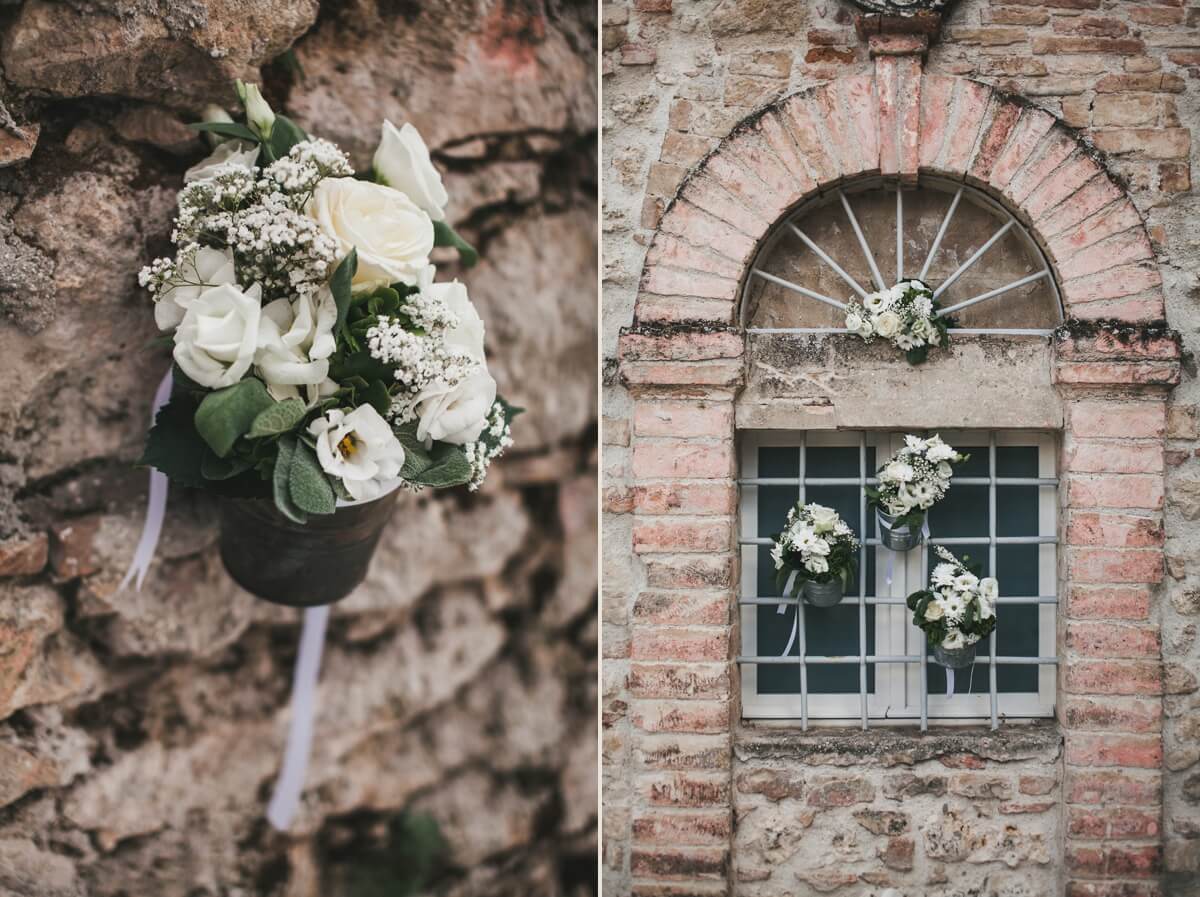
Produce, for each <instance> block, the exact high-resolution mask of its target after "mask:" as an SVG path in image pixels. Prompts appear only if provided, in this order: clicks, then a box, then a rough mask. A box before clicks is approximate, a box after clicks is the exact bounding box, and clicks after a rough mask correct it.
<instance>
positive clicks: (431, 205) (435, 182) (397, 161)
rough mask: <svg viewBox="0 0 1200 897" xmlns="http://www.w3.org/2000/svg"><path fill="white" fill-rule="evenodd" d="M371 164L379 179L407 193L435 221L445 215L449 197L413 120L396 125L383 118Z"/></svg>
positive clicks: (380, 181) (376, 177)
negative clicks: (377, 146) (412, 123)
mask: <svg viewBox="0 0 1200 897" xmlns="http://www.w3.org/2000/svg"><path fill="white" fill-rule="evenodd" d="M372 164H373V166H374V168H375V179H376V180H377V181H378V182H379V183H381V184H386V185H387V186H389V187H395V188H396V189H397V190H399V191H400V192H402V193H404V194H406V195H407V196H408V198H409V199H411V200H412V201H413V202H415V203H416V204H417V205H418V206H420V207H421V208H422V209H424V210H425V212H427V213H428V215H429V217H430V218H432V219H433V220H434V221H441V220H442V219H443V218H445V217H446V215H445V211H444V210H445V208H446V202H447V201H448V200H449V198H450V197H449V195H448V194H447V193H446V188H445V187H443V186H442V176H441V174H439V173H438V170H437V169H436V168H434V167H433V162H432V161H430V158H429V148H428V147H426V146H425V141H424V140H422V139H421V135H420V134H419V133H417V129H416V128H414V127H413V126H412V125H411V124H405V125H404V126H403V127H401V128H397V127H396V126H395V125H394V124H392V123H391V122H390V121H388V120H387V119H384V121H383V133H382V134H381V135H380V138H379V148H378V149H376V150H375V158H374V160H373V161H372Z"/></svg>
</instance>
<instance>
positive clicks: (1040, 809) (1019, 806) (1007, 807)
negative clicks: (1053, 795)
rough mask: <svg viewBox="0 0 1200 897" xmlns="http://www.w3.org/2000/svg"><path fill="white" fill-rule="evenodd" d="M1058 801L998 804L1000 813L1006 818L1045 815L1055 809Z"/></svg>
mask: <svg viewBox="0 0 1200 897" xmlns="http://www.w3.org/2000/svg"><path fill="white" fill-rule="evenodd" d="M1057 807H1058V801H1053V800H1043V801H1033V802H1025V803H1020V802H1015V801H1014V802H1009V803H1003V804H1000V807H999V809H1000V812H1001V813H1003V814H1004V815H1006V816H1017V815H1026V814H1030V813H1045V812H1048V811H1049V810H1053V809H1056V808H1057Z"/></svg>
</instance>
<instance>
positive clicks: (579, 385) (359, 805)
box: [0, 0, 597, 897]
mask: <svg viewBox="0 0 1200 897" xmlns="http://www.w3.org/2000/svg"><path fill="white" fill-rule="evenodd" d="M595 32H596V21H595V11H594V9H593V8H589V6H588V5H587V4H567V3H560V2H556V0H548V2H541V0H529V2H526V0H461V2H454V3H437V4H432V3H431V4H415V3H404V2H392V0H378V2H376V0H357V2H347V3H340V2H328V3H318V2H317V0H251V2H224V0H138V2H115V0H97V2H75V0H71V2H45V0H28V2H24V3H21V2H15V3H14V2H8V3H4V4H2V5H0V68H2V75H3V79H2V80H0V166H4V167H3V168H0V382H3V386H4V388H3V390H2V392H0V893H3V894H6V895H20V897H85V895H90V897H122V895H124V897H134V895H136V897H142V895H149V894H154V895H156V897H158V895H161V897H218V895H219V897H235V895H241V897H251V895H254V897H259V895H262V897H268V895H270V897H317V895H321V897H327V895H328V897H343V895H344V897H352V895H366V894H377V893H408V891H406V890H402V888H403V887H405V879H406V878H407V877H408V876H409V875H410V874H411V873H412V872H413V870H414V869H415V868H417V865H416V864H415V863H414V862H413V861H411V860H410V858H409V857H408V854H406V852H405V851H406V849H408V848H409V847H410V845H409V844H408V843H407V839H406V837H405V836H404V834H403V832H404V831H405V829H404V827H403V826H402V825H400V824H399V823H398V821H397V820H398V819H399V818H400V816H401V814H404V813H409V812H412V813H423V814H429V815H432V816H433V817H434V818H435V819H436V820H437V821H438V823H439V824H440V828H441V832H442V834H443V836H444V837H445V839H446V841H447V842H448V845H449V862H448V868H447V870H446V871H445V873H444V874H443V875H442V876H441V877H440V878H439V879H438V882H437V884H436V886H435V888H434V890H436V892H437V893H443V894H453V895H463V897H466V895H485V894H486V895H489V897H492V895H505V894H512V895H518V894H519V895H547V897H549V895H576V897H578V895H582V894H587V893H595V887H594V878H595V859H594V857H595V838H596V834H595V831H596V789H595V760H596V758H595V743H596V727H595V715H594V708H595V703H596V687H595V678H596V661H595V652H596V643H597V629H596V623H595V583H596V577H597V571H596V567H595V545H596V522H595V502H596V479H595V470H596V464H597V458H596V452H595V445H594V442H595V427H596V408H595V400H594V397H595V394H596V376H597V375H596V363H595V361H596V359H595V350H594V346H595V338H596V330H595V326H596V325H595V260H596V251H595V245H596V236H597V235H596V226H595V221H596V174H595V172H596V162H597V160H596V150H595V141H596V124H595V121H596V84H595V61H596V55H595V54H596V49H595ZM289 47H290V48H292V49H293V50H294V60H288V59H282V60H281V59H280V56H281V54H283V53H284V51H286V50H287V49H288V48H289ZM297 66H298V67H297ZM234 77H242V78H247V79H253V80H261V81H264V82H265V85H266V93H267V96H268V98H269V99H270V101H271V102H272V103H273V105H275V107H276V108H277V109H281V110H284V111H286V112H287V113H288V114H290V115H292V116H293V117H295V118H296V119H297V120H298V121H299V122H300V123H301V124H303V125H304V126H306V127H307V128H308V129H309V130H311V131H312V132H313V133H315V134H318V135H320V136H324V137H328V138H331V139H333V140H335V141H338V142H339V143H340V144H341V146H342V147H343V148H344V149H346V150H347V151H348V152H349V153H350V154H351V156H352V157H353V161H354V163H355V165H356V167H359V168H362V167H365V166H366V165H367V164H369V160H370V156H371V153H372V152H373V150H374V147H375V144H376V141H377V139H378V134H379V126H380V122H381V120H382V119H383V118H384V117H385V116H386V117H389V118H391V119H392V120H393V121H394V122H396V123H400V122H403V121H412V122H413V123H414V124H415V125H416V126H417V127H418V128H419V129H420V131H421V132H422V134H423V135H424V136H425V138H426V140H427V141H428V143H429V145H430V146H431V148H432V150H433V154H434V157H435V161H436V162H437V164H438V165H439V166H440V167H441V168H442V169H443V170H444V171H445V173H446V175H445V177H446V186H447V188H448V189H449V192H450V195H451V197H452V200H451V205H450V208H449V212H448V214H449V217H450V219H451V220H452V221H453V223H454V224H455V226H456V227H457V228H458V229H459V230H460V231H461V232H462V233H463V234H464V235H465V236H466V237H467V238H468V239H470V240H471V241H472V242H474V243H475V244H476V245H477V246H478V247H479V249H480V250H481V252H482V255H483V261H482V262H481V263H480V264H479V266H478V267H477V268H474V269H470V270H462V269H458V268H456V267H454V265H450V266H448V267H445V268H443V269H442V270H443V276H458V277H460V278H462V279H463V280H465V282H466V283H467V284H468V286H469V289H470V292H471V296H472V298H473V299H474V300H475V302H476V304H477V305H478V307H479V309H480V312H481V314H482V315H483V318H484V320H485V322H486V325H487V330H488V350H489V354H490V356H491V359H492V362H491V365H492V370H493V372H494V373H495V375H496V378H497V380H498V381H499V384H500V389H501V391H502V392H503V393H504V394H505V395H506V396H508V397H509V398H510V399H511V400H512V401H513V402H515V403H516V404H518V405H521V406H524V407H525V408H526V409H528V411H527V413H526V414H525V415H524V416H523V417H521V418H520V420H519V423H518V425H517V426H516V428H515V436H516V439H517V442H518V446H517V447H516V448H515V450H513V451H512V452H511V453H510V454H509V455H508V456H507V457H505V458H504V459H503V461H502V463H499V464H498V465H497V466H496V467H495V468H494V469H493V474H492V476H491V477H490V478H489V480H488V484H487V486H486V487H485V489H484V490H483V491H482V492H480V493H479V494H477V495H469V494H467V493H465V491H461V490H459V491H455V492H453V493H448V494H438V495H432V494H422V495H420V496H416V497H412V496H408V497H403V498H402V499H401V502H400V505H399V507H398V509H397V511H396V515H395V518H394V520H393V522H392V524H391V525H390V527H389V528H388V530H387V532H386V533H385V536H384V539H383V543H382V544H381V546H380V549H379V554H378V555H377V558H376V562H375V564H374V566H373V567H372V570H371V573H370V576H369V578H368V580H367V582H366V583H365V584H364V585H363V586H362V587H361V588H360V589H359V590H358V591H357V592H356V593H355V594H354V595H353V596H351V597H350V598H349V599H348V600H346V601H345V602H343V603H341V604H339V605H338V606H337V607H336V609H335V610H334V612H333V615H332V619H331V624H330V632H329V639H328V645H327V652H326V655H325V662H324V667H323V669H322V676H321V687H320V700H321V709H320V711H319V714H318V717H317V729H316V738H315V749H314V757H313V763H312V767H311V769H310V773H309V779H308V784H307V789H306V792H305V798H304V804H303V808H302V811H301V814H300V818H299V820H298V822H297V823H296V826H295V828H294V830H293V831H292V832H290V833H289V834H287V835H280V834H278V833H276V832H274V831H273V830H272V829H271V828H270V827H269V826H268V825H267V823H266V822H265V820H264V818H263V812H264V809H265V806H266V801H267V799H268V797H269V794H270V786H271V784H272V782H273V781H274V777H275V775H276V773H277V770H278V763H279V759H280V753H281V749H282V744H283V736H284V732H285V727H286V723H287V703H288V689H289V686H290V681H291V672H292V665H293V663H294V660H295V652H296V643H297V639H298V635H299V627H298V622H299V615H298V614H297V613H296V612H294V611H291V610H288V609H284V608H278V607H273V606H270V605H267V604H265V603H263V602H258V601H256V600H254V599H252V598H251V597H250V596H249V595H247V594H245V593H243V592H241V591H239V590H238V589H237V588H236V587H235V586H233V584H232V583H231V582H230V580H229V579H228V578H227V577H226V576H225V575H224V573H223V571H222V570H221V566H220V562H219V560H218V558H217V555H216V552H215V539H216V526H215V514H214V511H215V508H214V505H213V503H212V502H211V501H209V500H206V499H205V498H204V497H202V496H198V495H194V494H185V493H184V492H183V491H182V490H175V491H173V493H172V496H171V501H170V507H169V512H168V518H167V526H166V530H165V534H164V539H163V542H162V544H161V546H160V550H159V560H158V561H157V562H156V563H155V565H154V566H153V568H152V569H151V572H150V576H149V579H148V580H147V582H146V585H145V587H144V588H143V589H142V590H141V591H140V592H137V591H132V590H129V591H125V592H119V591H118V590H117V588H116V586H117V583H118V582H119V580H120V578H121V576H122V574H123V572H124V569H125V567H126V565H127V563H128V561H129V559H130V557H131V555H132V551H133V547H134V544H135V543H136V540H137V537H138V533H139V531H140V528H141V524H142V517H143V512H144V502H145V494H146V474H145V472H144V471H141V470H135V469H133V468H132V461H133V460H134V459H135V458H136V457H137V456H138V454H139V452H140V448H141V442H142V439H143V437H144V434H145V430H146V428H147V425H148V412H149V404H150V400H151V396H152V395H153V392H154V389H155V385H156V383H157V382H158V379H159V378H160V377H161V375H162V373H163V371H164V370H165V369H166V366H167V364H168V358H167V355H166V353H164V352H163V351H162V350H161V349H150V348H147V343H148V342H149V341H150V340H151V339H152V338H153V337H154V336H155V335H156V331H155V327H154V323H153V316H152V314H151V306H150V302H149V300H148V298H147V296H146V295H145V294H144V293H143V292H141V291H140V290H139V289H138V288H137V286H136V275H137V271H138V269H139V267H140V266H141V265H143V264H145V263H146V262H147V261H148V260H149V259H151V258H153V257H154V256H155V255H159V254H162V253H163V251H164V250H166V248H167V242H166V241H167V236H168V233H169V228H170V218H171V212H172V205H173V202H174V195H175V192H176V190H177V189H178V188H179V186H180V184H181V177H182V173H183V171H184V170H185V169H186V168H187V167H188V166H189V165H191V164H193V163H194V162H196V161H197V160H198V159H200V158H201V157H202V156H203V155H204V154H205V153H206V152H207V149H206V147H205V145H204V144H203V142H202V141H201V140H200V139H198V138H197V137H196V135H195V134H194V132H191V131H189V130H188V129H186V128H185V127H184V123H185V122H188V121H194V120H197V118H198V117H199V114H200V111H201V110H202V109H203V107H204V106H205V105H206V104H208V103H212V102H219V103H222V104H224V105H226V106H227V107H230V106H232V104H233V102H234V95H233V89H232V79H233V78H234ZM389 881H392V882H393V884H392V885H388V884H387V883H388V882H389ZM381 889H382V890H381Z"/></svg>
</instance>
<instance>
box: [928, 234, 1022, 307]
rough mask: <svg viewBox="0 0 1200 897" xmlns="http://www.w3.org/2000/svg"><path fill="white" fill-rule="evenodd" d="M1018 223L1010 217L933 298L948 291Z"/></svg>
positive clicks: (950, 277) (935, 292)
mask: <svg viewBox="0 0 1200 897" xmlns="http://www.w3.org/2000/svg"><path fill="white" fill-rule="evenodd" d="M1016 223H1017V219H1015V218H1009V219H1008V221H1007V222H1006V223H1005V225H1004V227H1002V228H1000V230H998V231H996V232H995V233H994V234H992V236H991V239H989V240H988V241H987V242H986V243H984V244H983V245H982V246H980V247H979V248H978V249H976V250H975V254H974V255H972V256H971V257H970V258H969V259H967V260H966V261H965V262H963V263H962V264H961V265H959V266H958V270H957V271H955V272H954V273H953V274H951V275H950V276H949V277H947V278H946V279H945V280H944V281H943V282H942V285H941V286H939V287H938V288H937V289H936V290H934V291H933V298H934V299H936V298H937V297H938V296H940V295H942V293H944V292H946V290H947V289H949V287H950V285H951V284H953V283H954V281H956V280H958V279H959V278H960V277H962V275H963V273H964V272H966V271H967V270H968V269H969V268H970V267H971V266H972V265H974V264H975V263H976V262H977V261H979V260H980V259H981V258H982V257H983V254H984V253H985V252H987V251H988V250H989V249H991V248H992V247H993V246H995V245H996V243H997V241H998V240H999V239H1000V238H1001V237H1003V236H1004V235H1005V234H1006V233H1008V232H1009V230H1010V229H1011V228H1012V226H1013V225H1014V224H1016Z"/></svg>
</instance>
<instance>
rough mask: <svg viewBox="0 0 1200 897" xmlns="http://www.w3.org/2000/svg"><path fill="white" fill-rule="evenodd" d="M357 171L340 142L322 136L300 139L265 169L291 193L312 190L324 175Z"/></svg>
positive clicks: (333, 175) (264, 173)
mask: <svg viewBox="0 0 1200 897" xmlns="http://www.w3.org/2000/svg"><path fill="white" fill-rule="evenodd" d="M353 174H354V169H353V168H351V167H350V157H349V156H347V155H346V154H345V153H343V152H342V151H341V150H340V149H338V147H337V145H336V144H334V143H330V142H329V141H328V140H321V139H319V138H317V139H312V140H304V141H301V142H300V143H297V144H296V145H295V146H293V147H292V148H291V149H290V150H288V154H287V155H286V156H284V157H283V158H282V159H277V160H276V161H274V162H272V163H271V164H270V165H268V166H267V167H266V168H265V169H263V177H265V178H267V179H268V180H271V181H274V182H275V183H276V184H278V185H279V188H280V189H282V190H283V191H284V192H285V193H289V194H311V193H312V191H313V190H315V189H316V186H317V184H318V182H320V181H321V179H322V178H329V177H335V178H337V177H350V176H351V175H353ZM305 198H307V197H305Z"/></svg>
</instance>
